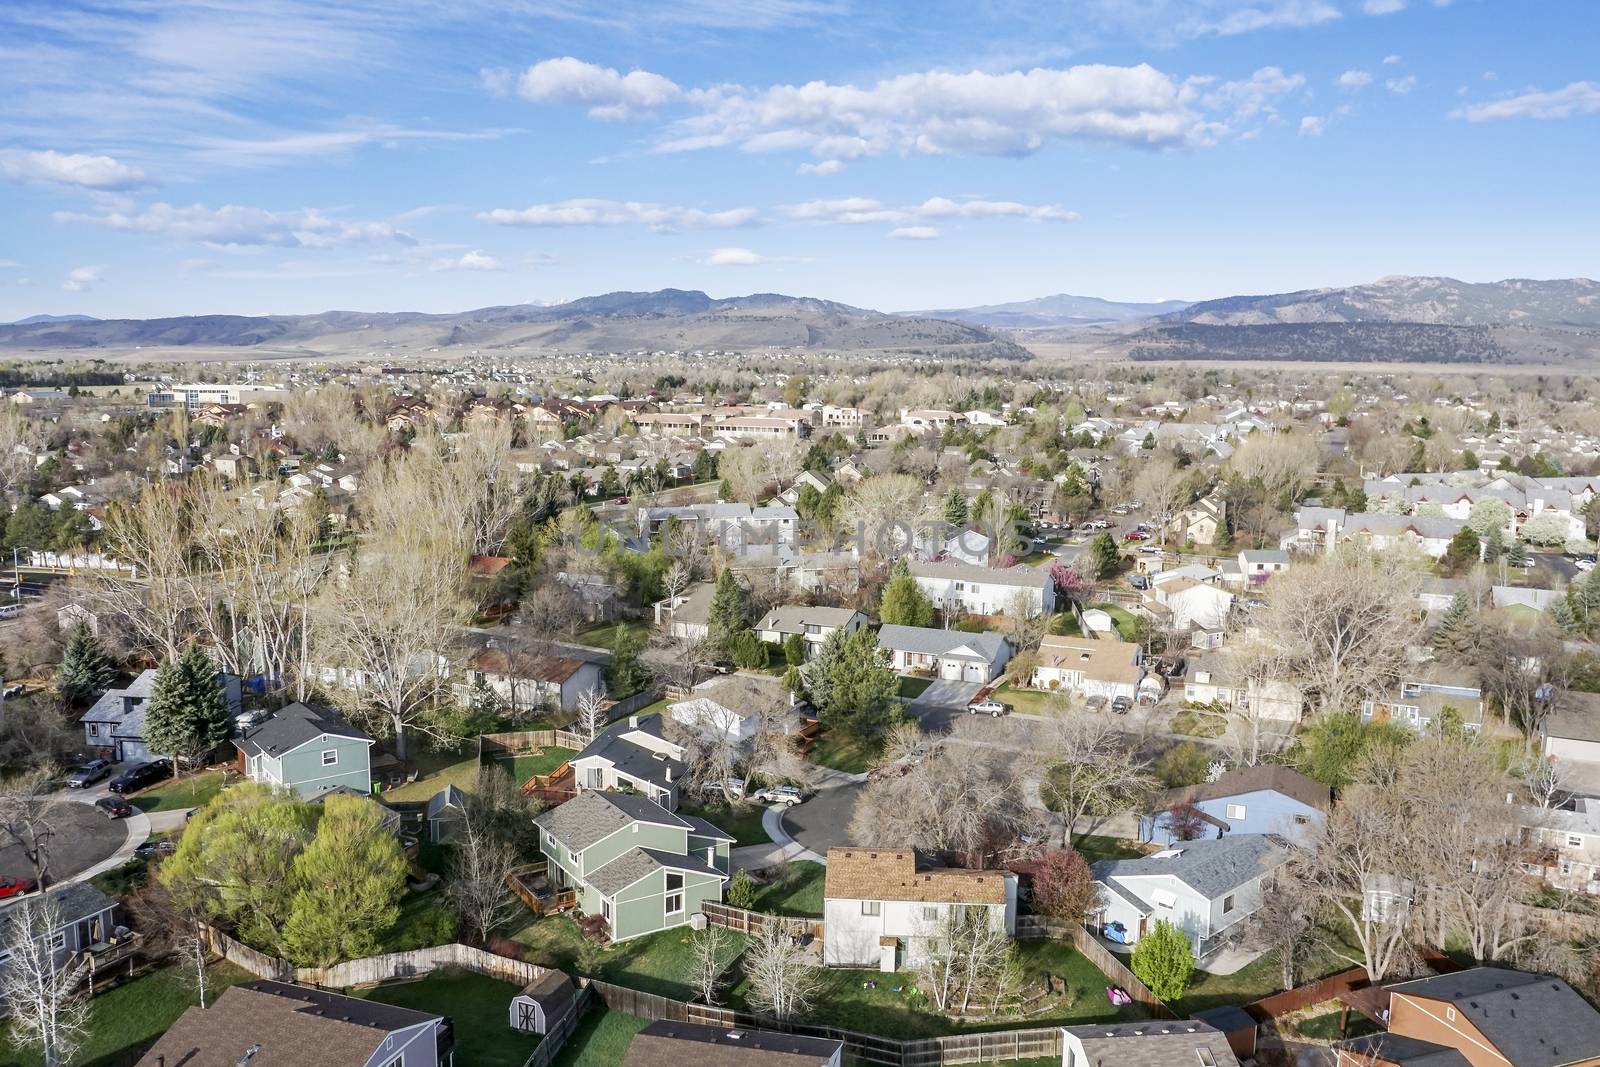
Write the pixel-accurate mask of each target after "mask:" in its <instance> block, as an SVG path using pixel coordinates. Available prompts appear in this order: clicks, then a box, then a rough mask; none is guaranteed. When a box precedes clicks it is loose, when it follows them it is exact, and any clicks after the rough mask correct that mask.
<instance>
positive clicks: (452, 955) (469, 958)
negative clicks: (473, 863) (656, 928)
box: [201, 926, 549, 989]
mask: <svg viewBox="0 0 1600 1067" xmlns="http://www.w3.org/2000/svg"><path fill="white" fill-rule="evenodd" d="M201 929H202V930H203V931H204V934H205V938H206V941H207V943H208V944H209V945H210V946H211V949H212V950H213V951H214V952H216V953H217V954H218V955H219V956H222V957H223V958H224V959H226V960H228V962H230V963H233V964H236V965H238V966H239V967H242V968H244V969H245V970H247V971H249V972H250V973H251V974H253V975H255V976H256V977H258V978H270V979H273V980H274V981H278V982H299V983H300V984H301V985H315V986H323V987H327V988H335V989H347V988H349V987H351V986H365V985H377V984H379V983H380V982H388V981H392V980H394V979H396V978H420V977H422V976H423V975H426V974H429V973H431V972H433V971H436V970H438V969H439V968H441V967H461V968H463V969H465V970H469V971H475V972H477V973H478V974H486V975H489V976H490V977H492V978H499V979H502V980H504V981H507V982H513V983H515V984H517V985H519V986H523V985H527V984H528V983H530V982H533V981H536V980H538V979H539V978H542V977H543V976H544V975H545V974H546V973H548V970H549V969H548V968H545V967H540V966H539V965H538V964H536V963H527V962H525V961H523V960H514V959H512V958H511V957H509V956H501V955H497V954H496V953H493V952H485V951H484V950H483V949H481V948H477V947H475V946H473V945H463V944H460V943H459V942H458V943H455V944H449V945H435V946H434V947H432V948H418V949H412V950H411V951H409V952H390V953H388V954H386V955H383V956H368V957H366V958H365V959H359V960H349V961H347V962H345V963H336V964H334V965H333V966H331V967H296V966H295V965H294V964H293V963H290V962H289V961H288V960H285V959H279V958H278V957H277V956H271V955H268V954H267V953H265V952H261V951H259V950H257V949H253V948H251V947H250V946H249V945H246V944H244V943H243V942H240V941H237V940H235V939H233V938H231V937H229V936H228V935H227V934H225V933H223V932H222V931H221V930H217V929H214V928H212V927H209V926H205V927H202V928H201Z"/></svg>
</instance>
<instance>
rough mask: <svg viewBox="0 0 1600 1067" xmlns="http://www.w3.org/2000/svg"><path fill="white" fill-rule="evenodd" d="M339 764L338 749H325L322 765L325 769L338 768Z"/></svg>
mask: <svg viewBox="0 0 1600 1067" xmlns="http://www.w3.org/2000/svg"><path fill="white" fill-rule="evenodd" d="M338 764H339V750H338V749H336V748H325V749H323V750H322V765H323V766H324V767H336V766H338Z"/></svg>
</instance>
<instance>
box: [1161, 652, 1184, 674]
mask: <svg viewBox="0 0 1600 1067" xmlns="http://www.w3.org/2000/svg"><path fill="white" fill-rule="evenodd" d="M1187 666H1188V664H1187V663H1186V662H1184V659H1183V657H1182V656H1179V657H1178V658H1177V659H1164V660H1161V661H1160V662H1159V663H1157V664H1156V673H1158V674H1160V675H1161V677H1163V678H1177V677H1179V676H1181V675H1182V674H1183V670H1184V668H1185V667H1187Z"/></svg>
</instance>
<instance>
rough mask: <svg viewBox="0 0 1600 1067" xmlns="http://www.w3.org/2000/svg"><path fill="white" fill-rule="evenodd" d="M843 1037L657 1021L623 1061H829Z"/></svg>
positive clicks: (768, 1065) (749, 1066) (638, 1064)
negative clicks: (834, 1037) (806, 1035)
mask: <svg viewBox="0 0 1600 1067" xmlns="http://www.w3.org/2000/svg"><path fill="white" fill-rule="evenodd" d="M841 1047H842V1043H841V1042H839V1041H831V1040H828V1039H826V1038H820V1037H799V1036H797V1035H795V1034H778V1033H773V1032H771V1031H768V1030H746V1029H740V1028H735V1029H732V1030H729V1029H725V1028H724V1027H720V1026H704V1025H701V1024H699V1023H677V1022H668V1021H665V1020H663V1021H660V1022H653V1023H651V1024H650V1025H649V1026H646V1027H645V1028H644V1029H642V1030H640V1031H639V1032H638V1033H637V1034H635V1035H634V1037H633V1042H632V1044H630V1045H629V1046H628V1056H627V1058H626V1059H624V1060H623V1061H622V1067H659V1065H660V1064H663V1063H693V1064H695V1065H696V1067H825V1065H826V1064H827V1063H828V1062H829V1061H831V1060H832V1059H833V1057H834V1056H836V1055H838V1054H839V1050H840V1048H841Z"/></svg>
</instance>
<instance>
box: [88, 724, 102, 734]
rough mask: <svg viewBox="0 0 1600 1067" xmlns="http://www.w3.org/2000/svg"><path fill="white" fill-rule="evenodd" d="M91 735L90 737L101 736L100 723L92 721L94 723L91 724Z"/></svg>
mask: <svg viewBox="0 0 1600 1067" xmlns="http://www.w3.org/2000/svg"><path fill="white" fill-rule="evenodd" d="M89 736H90V737H99V736H100V724H99V723H97V722H92V723H90V724H89Z"/></svg>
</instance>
